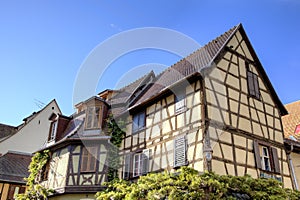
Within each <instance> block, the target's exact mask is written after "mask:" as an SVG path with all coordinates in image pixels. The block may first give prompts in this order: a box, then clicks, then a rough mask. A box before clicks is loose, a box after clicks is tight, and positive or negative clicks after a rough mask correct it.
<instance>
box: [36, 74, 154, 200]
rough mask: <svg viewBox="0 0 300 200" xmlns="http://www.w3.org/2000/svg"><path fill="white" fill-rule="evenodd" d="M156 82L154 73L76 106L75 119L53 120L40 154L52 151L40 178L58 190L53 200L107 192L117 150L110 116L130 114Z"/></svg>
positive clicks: (48, 185)
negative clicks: (132, 105) (132, 104)
mask: <svg viewBox="0 0 300 200" xmlns="http://www.w3.org/2000/svg"><path fill="white" fill-rule="evenodd" d="M153 78H154V73H153V72H150V73H149V74H147V75H145V76H143V77H142V78H140V79H138V80H136V81H135V82H133V83H131V84H129V85H127V86H125V87H124V88H121V89H118V90H105V91H103V92H101V93H99V95H98V96H94V97H91V98H89V99H88V100H86V101H83V102H80V103H78V104H76V105H75V108H76V110H77V111H76V113H75V114H73V115H71V116H64V115H60V114H52V115H51V116H50V117H49V120H50V122H51V126H50V129H49V136H48V141H47V143H46V144H45V146H44V148H42V149H40V151H44V150H46V149H48V150H50V154H51V159H50V160H49V162H48V163H47V165H46V166H45V167H44V170H43V172H42V173H41V175H40V177H39V178H40V182H41V184H42V185H43V186H45V187H46V188H51V189H54V190H55V193H54V194H53V195H52V196H51V197H50V198H51V199H94V195H95V193H96V192H97V191H100V190H102V189H103V184H102V183H103V182H105V181H107V180H108V179H107V173H108V166H109V163H108V153H109V152H108V151H109V149H110V148H114V147H113V146H112V144H111V143H110V136H109V134H107V132H106V127H105V124H106V120H107V118H108V115H109V113H112V114H114V115H115V116H119V115H121V114H123V113H126V110H127V108H126V105H127V104H128V103H129V102H134V101H135V99H136V98H137V97H139V95H140V94H142V92H143V91H144V90H145V89H146V88H147V87H148V85H149V84H150V83H151V80H152V79H153ZM108 103H109V104H108ZM111 108H114V109H113V110H112V109H111Z"/></svg>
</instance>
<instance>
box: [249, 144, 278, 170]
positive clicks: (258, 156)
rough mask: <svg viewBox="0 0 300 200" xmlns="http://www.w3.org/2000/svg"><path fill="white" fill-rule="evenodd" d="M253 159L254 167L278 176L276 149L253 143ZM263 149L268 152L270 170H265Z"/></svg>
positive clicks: (267, 145)
mask: <svg viewBox="0 0 300 200" xmlns="http://www.w3.org/2000/svg"><path fill="white" fill-rule="evenodd" d="M253 145H254V157H255V162H256V167H257V168H258V169H260V170H262V171H264V172H268V173H276V174H280V173H281V170H280V163H279V158H278V153H277V148H276V147H273V146H271V145H269V144H267V143H265V142H258V141H254V142H253ZM263 149H266V150H267V151H266V152H268V162H269V165H270V169H267V168H266V166H265V163H264V160H263V159H264V158H267V157H266V156H265V155H263V153H264V152H263Z"/></svg>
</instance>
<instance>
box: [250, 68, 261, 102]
mask: <svg viewBox="0 0 300 200" xmlns="http://www.w3.org/2000/svg"><path fill="white" fill-rule="evenodd" d="M247 81H248V90H249V95H250V96H252V97H255V98H257V99H259V98H260V92H259V86H258V77H257V75H256V74H254V73H253V72H250V71H247Z"/></svg>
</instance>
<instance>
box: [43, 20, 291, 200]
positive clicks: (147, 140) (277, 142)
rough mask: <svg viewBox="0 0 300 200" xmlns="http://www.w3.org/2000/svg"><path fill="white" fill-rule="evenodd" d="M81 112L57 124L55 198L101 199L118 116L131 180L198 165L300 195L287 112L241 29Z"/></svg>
mask: <svg viewBox="0 0 300 200" xmlns="http://www.w3.org/2000/svg"><path fill="white" fill-rule="evenodd" d="M100 105H101V106H100ZM76 108H77V113H76V114H74V115H72V116H70V117H65V116H60V115H58V116H53V117H52V118H51V119H50V120H52V122H51V124H52V125H51V131H50V134H49V138H50V140H49V141H48V144H47V145H46V146H45V148H44V149H50V150H51V153H52V159H51V161H50V162H49V165H48V166H49V167H48V169H47V170H45V172H46V173H45V174H46V175H45V177H46V179H45V180H44V182H43V184H44V185H45V186H47V187H49V188H54V189H56V194H55V195H54V196H53V197H52V199H60V198H63V196H64V195H69V196H68V197H70V196H72V195H73V196H72V198H74V199H76V198H77V197H78V195H83V196H84V195H86V197H87V196H88V198H90V199H93V197H92V196H93V195H92V194H95V192H96V191H97V190H98V191H99V190H101V189H103V185H102V183H103V181H106V180H107V173H108V168H109V166H110V163H109V162H107V161H108V159H107V157H108V155H109V154H108V152H109V151H110V149H111V148H113V147H112V146H111V144H110V143H111V142H110V139H111V136H110V135H109V134H108V133H107V129H106V122H107V121H106V119H107V118H108V116H109V115H108V113H109V114H110V115H111V114H112V115H113V117H114V119H115V121H118V120H122V121H125V123H126V125H125V126H126V131H125V135H124V138H123V140H122V144H121V147H120V148H119V155H120V157H121V159H120V161H121V163H120V164H121V167H120V168H119V169H118V172H119V176H120V177H121V178H124V179H127V180H135V179H136V178H138V177H139V176H141V175H144V174H146V173H148V172H161V171H163V170H168V171H172V170H174V169H176V168H178V167H181V166H190V167H192V168H194V169H196V170H198V171H200V172H203V171H204V170H209V171H214V172H216V173H218V174H228V175H234V176H243V175H245V174H249V175H251V176H252V177H254V178H259V177H264V178H274V179H277V180H279V181H281V182H282V183H283V186H284V187H286V188H293V187H295V185H294V184H293V181H292V176H291V170H290V166H289V165H290V163H289V160H288V158H287V154H286V150H285V146H284V135H283V127H282V124H281V117H282V116H284V115H286V114H287V111H286V109H285V107H284V106H283V105H282V103H281V101H280V99H279V98H278V96H277V94H276V92H275V90H274V88H273V87H272V84H271V82H270V80H269V78H268V76H267V74H266V72H265V71H264V69H263V67H262V65H261V63H260V61H259V59H258V57H257V55H256V54H255V52H254V49H253V47H252V45H251V43H250V41H249V39H248V37H247V35H246V33H245V31H244V28H243V27H242V25H241V24H239V25H238V26H235V27H233V28H232V29H230V30H229V31H227V32H225V33H224V34H222V35H221V36H219V37H217V38H216V39H214V40H212V41H211V42H209V43H208V44H207V45H205V46H204V47H202V48H201V49H199V50H197V51H195V52H194V53H192V54H191V55H189V56H187V57H186V58H183V59H182V60H180V61H179V62H177V63H176V64H174V65H172V66H171V67H169V68H167V69H166V70H165V71H163V72H162V73H161V74H159V75H157V76H155V75H154V73H153V72H150V73H149V74H147V75H145V76H143V77H142V78H140V79H138V80H136V81H135V82H133V83H131V84H129V85H128V86H125V87H124V88H121V89H119V90H105V91H103V92H101V93H99V95H98V96H96V97H92V98H91V99H89V100H87V101H84V102H81V103H79V104H77V105H76ZM60 120H61V121H60ZM55 124H56V125H55ZM53 127H54V128H53ZM59 127H64V128H59ZM52 130H56V133H54V132H53V131H52ZM53 138H54V139H53ZM51 139H52V140H51ZM93 155H94V156H93ZM70 198H71V197H70Z"/></svg>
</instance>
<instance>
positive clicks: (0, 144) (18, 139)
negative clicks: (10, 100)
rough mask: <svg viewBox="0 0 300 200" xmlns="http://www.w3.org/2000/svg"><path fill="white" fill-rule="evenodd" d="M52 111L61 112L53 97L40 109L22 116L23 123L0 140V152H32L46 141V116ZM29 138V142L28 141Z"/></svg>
mask: <svg viewBox="0 0 300 200" xmlns="http://www.w3.org/2000/svg"><path fill="white" fill-rule="evenodd" d="M52 113H55V114H60V113H61V111H60V108H59V106H58V104H57V102H56V100H55V99H53V100H52V101H51V102H50V103H48V104H47V105H46V106H45V107H44V108H42V109H41V110H39V111H37V112H33V113H32V114H31V115H30V116H28V117H26V118H24V119H23V123H22V124H21V125H19V126H18V127H17V128H16V130H14V131H12V133H11V134H9V135H8V136H7V137H5V138H3V139H2V140H0V154H5V153H7V152H8V151H18V152H23V153H31V154H32V153H34V152H36V151H37V150H38V149H40V148H41V147H42V146H43V145H44V144H45V142H46V141H47V138H48V133H49V127H50V122H49V120H48V118H49V116H50V115H51V114H52ZM29 138H30V142H28V140H29Z"/></svg>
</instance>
